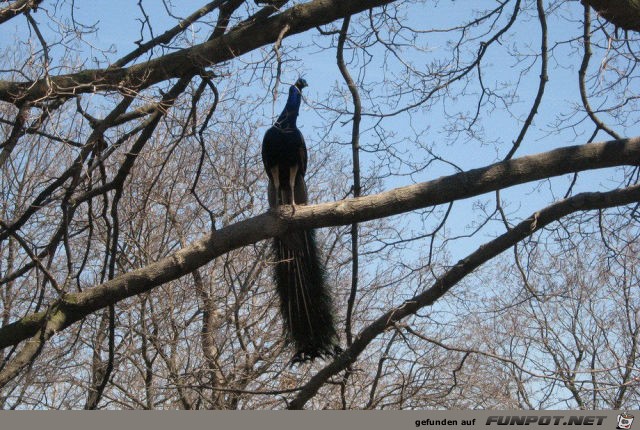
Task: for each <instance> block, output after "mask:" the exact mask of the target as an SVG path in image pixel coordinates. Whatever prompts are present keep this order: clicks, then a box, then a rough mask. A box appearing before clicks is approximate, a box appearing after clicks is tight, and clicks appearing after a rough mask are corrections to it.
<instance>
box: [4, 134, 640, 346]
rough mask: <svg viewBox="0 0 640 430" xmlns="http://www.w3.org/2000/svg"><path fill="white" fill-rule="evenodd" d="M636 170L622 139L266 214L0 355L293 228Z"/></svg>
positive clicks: (634, 150)
mask: <svg viewBox="0 0 640 430" xmlns="http://www.w3.org/2000/svg"><path fill="white" fill-rule="evenodd" d="M638 164H640V138H633V139H622V140H615V141H610V142H604V143H592V144H587V145H581V146H570V147H566V148H561V149H557V150H554V151H550V152H545V153H541V154H537V155H531V156H526V157H521V158H516V159H513V160H508V161H502V162H499V163H495V164H492V165H490V166H488V167H483V168H479V169H474V170H470V171H468V172H462V173H458V174H455V175H451V176H446V177H441V178H439V179H436V180H433V181H429V182H424V183H420V184H416V185H410V186H406V187H401V188H397V189H394V190H391V191H387V192H383V193H380V194H376V195H371V196H365V197H360V198H355V199H348V200H343V201H339V202H332V203H324V204H320V205H313V206H308V207H300V208H298V209H297V210H296V213H295V215H293V216H291V215H289V213H288V212H277V213H276V212H268V213H265V214H262V215H258V216H255V217H253V218H249V219H247V220H245V221H242V222H239V223H236V224H232V225H230V226H228V227H225V228H223V229H220V230H216V231H213V232H211V233H210V234H209V235H208V236H206V237H204V238H202V239H200V240H198V241H196V242H195V243H193V244H192V245H190V246H187V247H185V248H183V249H181V250H180V251H177V252H176V253H174V254H172V255H170V256H168V257H165V258H163V259H162V260H159V261H158V262H156V263H152V264H150V265H148V266H145V267H142V268H140V269H137V270H133V271H131V272H128V273H124V274H122V275H120V276H118V277H116V278H114V279H112V280H109V281H107V282H105V283H103V284H101V285H99V286H96V287H95V288H92V289H88V290H85V291H83V292H81V293H75V294H68V295H66V296H64V297H63V298H62V299H60V300H58V301H56V302H54V303H52V304H51V305H50V306H49V308H48V310H47V311H44V312H39V313H35V314H32V315H29V316H27V317H25V318H22V319H20V320H18V321H16V322H13V323H11V324H8V325H5V326H3V327H1V328H0V348H5V347H7V346H10V345H16V344H18V343H20V342H22V341H24V340H26V339H29V338H31V337H33V336H35V335H36V333H38V331H39V330H41V328H42V327H43V325H44V324H47V327H49V326H50V325H49V324H48V323H47V321H49V320H52V319H53V320H55V327H56V330H45V331H44V333H43V336H44V337H46V338H47V339H48V337H49V336H52V335H53V334H54V333H55V331H57V330H61V329H64V328H66V327H68V326H70V325H71V324H73V323H75V322H77V321H79V320H81V319H83V318H84V317H86V316H87V315H89V314H91V313H93V312H95V311H96V310H98V309H101V308H104V307H106V306H109V305H112V304H115V303H117V302H119V301H121V300H123V299H126V298H128V297H132V296H135V295H137V294H141V293H143V292H146V291H150V290H151V289H153V288H155V287H157V286H160V285H163V284H165V283H167V282H169V281H172V280H175V279H178V278H180V277H182V276H184V275H186V274H189V273H191V272H193V271H194V270H195V269H197V268H199V267H201V266H203V265H205V264H207V263H208V262H210V261H212V260H213V259H214V258H216V257H218V256H220V255H223V254H225V253H227V252H229V251H231V250H233V249H237V248H240V247H242V246H246V245H249V244H252V243H255V242H258V241H260V240H264V239H267V238H269V237H273V236H276V235H280V234H283V232H285V231H286V229H288V228H304V229H307V228H318V227H328V226H336V225H347V224H352V223H354V222H363V221H369V220H372V219H377V218H382V217H388V216H392V215H398V214H401V213H405V212H409V211H412V210H415V209H419V208H425V207H430V206H434V205H438V204H442V203H447V202H451V201H454V200H459V199H464V198H469V197H473V196H478V195H481V194H484V193H487V192H491V191H495V190H497V189H499V188H505V187H509V186H514V185H518V184H522V183H525V182H530V181H535V180H539V179H544V178H548V177H553V176H558V175H563V174H568V173H573V172H577V171H582V170H589V169H598V168H604V167H612V166H622V165H638ZM596 195H598V196H599V195H600V194H597V193H596ZM608 201H609V200H608ZM619 204H622V203H619ZM538 222H541V221H538ZM541 225H542V224H541Z"/></svg>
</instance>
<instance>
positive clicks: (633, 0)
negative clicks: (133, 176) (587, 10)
mask: <svg viewBox="0 0 640 430" xmlns="http://www.w3.org/2000/svg"><path fill="white" fill-rule="evenodd" d="M582 3H583V4H588V5H589V6H591V7H592V8H594V9H595V10H596V11H597V12H598V14H599V15H600V16H602V17H603V18H604V19H606V20H607V21H609V22H611V23H612V24H613V25H615V26H616V27H620V28H622V29H624V30H634V31H640V0H615V1H612V0H582Z"/></svg>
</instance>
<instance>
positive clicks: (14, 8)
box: [0, 0, 42, 24]
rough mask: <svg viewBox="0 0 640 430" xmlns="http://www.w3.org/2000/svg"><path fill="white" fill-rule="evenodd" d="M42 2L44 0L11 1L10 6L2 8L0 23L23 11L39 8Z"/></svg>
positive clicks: (0, 10)
mask: <svg viewBox="0 0 640 430" xmlns="http://www.w3.org/2000/svg"><path fill="white" fill-rule="evenodd" d="M40 3H42V0H18V1H15V2H13V3H11V4H10V5H9V6H7V7H5V8H2V9H0V24H2V23H3V22H6V21H9V20H10V19H11V18H14V17H16V16H18V15H20V14H22V13H25V12H29V11H30V10H35V9H37V8H38V5H39V4H40Z"/></svg>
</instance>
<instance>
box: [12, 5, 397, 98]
mask: <svg viewBox="0 0 640 430" xmlns="http://www.w3.org/2000/svg"><path fill="white" fill-rule="evenodd" d="M392 1H393V0H349V1H347V0H314V1H311V2H309V3H305V4H299V5H296V6H293V7H291V8H289V9H287V10H286V11H284V12H282V13H280V14H277V15H274V16H272V17H270V18H267V19H265V20H264V21H257V22H255V21H254V22H250V23H244V24H241V25H239V26H237V27H235V28H234V29H232V30H230V31H229V32H228V33H227V34H224V35H222V36H220V37H217V38H215V39H213V40H211V41H208V42H205V43H202V44H200V45H196V46H194V47H192V48H188V49H183V50H181V51H178V52H175V53H171V54H168V55H165V56H162V57H160V58H157V59H154V60H151V61H148V62H145V63H141V64H136V65H134V66H131V67H129V68H116V69H94V70H84V71H81V72H78V73H74V74H70V75H60V76H54V77H51V78H50V79H41V80H38V81H35V82H11V81H0V100H2V101H6V102H9V103H14V104H16V103H20V102H25V101H35V100H43V99H47V98H57V97H70V96H73V95H76V94H81V93H95V92H101V91H125V92H129V91H134V92H135V91H140V90H142V89H144V88H148V87H149V86H151V85H154V84H156V83H159V82H162V81H165V80H167V79H172V78H178V77H182V76H189V75H192V74H197V73H199V72H200V71H201V70H202V69H203V68H206V67H210V66H212V65H214V64H218V63H220V62H223V61H228V60H232V59H233V58H235V57H238V56H240V55H242V54H245V53H247V52H250V51H252V50H254V49H257V48H259V47H261V46H265V45H270V44H272V43H274V42H275V41H276V40H277V39H278V36H279V34H280V32H281V30H282V28H284V27H285V26H286V25H288V26H289V27H290V30H289V32H288V33H287V36H291V35H293V34H298V33H302V32H304V31H307V30H309V29H312V28H314V27H317V26H319V25H324V24H328V23H330V22H333V21H335V20H337V19H339V18H342V17H344V16H347V15H351V14H355V13H358V12H362V11H363V10H367V9H370V8H373V7H376V6H380V5H383V4H387V3H391V2H392Z"/></svg>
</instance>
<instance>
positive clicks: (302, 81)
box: [294, 78, 309, 90]
mask: <svg viewBox="0 0 640 430" xmlns="http://www.w3.org/2000/svg"><path fill="white" fill-rule="evenodd" d="M294 85H295V86H296V87H298V89H300V90H301V89H303V88H304V87H308V86H309V84H307V81H306V80H305V79H304V78H298V80H297V81H296V83H295V84H294Z"/></svg>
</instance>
